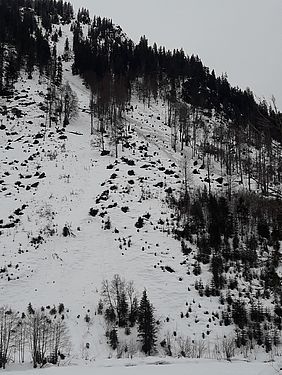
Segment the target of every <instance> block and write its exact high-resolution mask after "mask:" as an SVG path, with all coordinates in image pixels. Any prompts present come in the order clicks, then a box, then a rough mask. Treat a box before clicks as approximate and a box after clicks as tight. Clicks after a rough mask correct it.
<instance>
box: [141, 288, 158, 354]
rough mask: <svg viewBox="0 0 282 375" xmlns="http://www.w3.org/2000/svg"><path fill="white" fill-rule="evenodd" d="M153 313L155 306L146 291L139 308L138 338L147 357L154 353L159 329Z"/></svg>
mask: <svg viewBox="0 0 282 375" xmlns="http://www.w3.org/2000/svg"><path fill="white" fill-rule="evenodd" d="M153 312H154V308H153V305H152V304H151V303H150V301H149V299H148V297H147V292H146V289H145V290H144V292H143V295H142V298H141V301H140V306H139V316H138V336H139V337H140V341H141V343H142V350H143V352H144V353H145V354H147V355H151V354H152V352H153V351H154V349H155V346H156V339H157V336H156V334H157V328H156V322H155V319H154V314H153Z"/></svg>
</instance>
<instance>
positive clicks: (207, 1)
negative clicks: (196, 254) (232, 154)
mask: <svg viewBox="0 0 282 375" xmlns="http://www.w3.org/2000/svg"><path fill="white" fill-rule="evenodd" d="M70 1H71V2H72V3H73V5H74V6H75V8H76V9H77V8H78V7H86V8H88V9H89V10H91V12H92V14H96V15H100V16H102V17H107V18H112V19H113V22H114V23H116V24H119V25H120V26H121V27H122V28H123V30H124V31H125V32H126V34H127V35H128V36H129V37H130V38H131V39H133V40H134V41H135V42H138V41H139V39H140V36H141V35H144V34H145V35H146V36H147V37H148V39H149V41H150V43H153V42H156V43H157V44H158V45H164V46H165V47H167V48H169V49H173V48H181V47H182V48H183V49H184V51H185V52H186V53H187V54H188V55H191V54H198V55H199V57H200V58H201V59H202V61H203V63H204V64H205V65H206V66H208V67H210V68H211V69H215V71H216V73H217V74H221V73H223V72H226V73H227V75H228V77H229V81H230V82H231V83H232V84H233V85H235V86H237V85H238V86H240V87H242V88H243V89H244V88H246V87H247V86H248V87H250V88H251V89H252V90H253V91H254V92H255V94H256V95H257V96H258V97H260V98H263V97H265V99H266V100H268V101H269V100H270V98H271V95H272V94H273V95H274V96H275V97H276V101H277V104H278V106H279V109H280V110H281V111H282V0H170V1H167V0H139V1H137V0H119V1H118V0H100V1H95V0H70Z"/></svg>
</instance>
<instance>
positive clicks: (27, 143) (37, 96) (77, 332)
mask: <svg viewBox="0 0 282 375" xmlns="http://www.w3.org/2000/svg"><path fill="white" fill-rule="evenodd" d="M63 31H64V34H63V35H64V37H66V36H69V34H68V31H67V27H65V29H64V30H63ZM64 37H63V38H62V39H61V41H60V43H61V44H59V45H58V51H59V52H60V51H61V52H62V48H63V47H62V45H63V44H62V43H63V41H64ZM63 77H64V81H68V82H69V84H70V86H71V88H72V90H73V91H75V92H76V94H77V96H78V100H79V111H78V114H77V117H76V118H75V119H73V120H72V121H71V124H70V125H68V126H67V127H66V128H65V129H64V128H62V127H61V126H60V125H58V126H56V125H52V127H51V128H49V127H48V124H47V121H46V113H45V111H44V100H45V99H44V98H45V96H46V90H47V85H46V83H47V82H44V81H43V82H41V79H39V77H38V76H37V75H36V73H34V76H33V80H32V81H31V80H28V79H27V78H26V75H25V74H24V73H23V74H22V77H21V79H20V81H19V82H18V83H17V85H16V95H15V96H14V98H13V99H11V100H7V101H6V102H3V103H2V106H4V107H5V109H4V111H2V114H1V115H0V120H1V123H2V126H1V127H0V129H1V130H0V160H1V165H2V168H1V173H0V183H1V185H0V199H1V213H0V232H1V236H0V250H1V274H0V277H1V279H0V288H1V294H0V305H7V304H8V305H9V306H11V307H12V308H14V309H16V310H19V311H24V310H25V309H26V307H27V305H28V303H29V302H31V303H32V305H33V306H35V307H41V306H47V305H53V304H55V305H57V304H58V303H60V302H62V303H64V304H65V306H66V308H67V309H68V312H67V318H68V319H67V323H68V326H69V329H70V336H71V341H72V344H73V351H72V352H73V355H74V356H75V357H76V358H80V357H81V356H82V357H83V356H84V354H83V349H84V347H85V344H86V343H90V350H89V353H87V358H90V359H94V358H104V357H107V356H111V355H112V353H110V349H109V347H108V346H107V343H106V338H105V323H104V321H103V319H102V318H101V317H100V316H98V315H96V309H97V304H98V301H99V299H100V298H101V284H102V281H103V280H105V279H108V280H111V279H112V277H113V276H114V275H115V274H119V275H120V276H121V277H122V278H125V279H126V280H128V281H129V280H133V281H134V284H135V287H136V290H138V291H139V295H141V292H142V291H143V289H144V288H146V289H147V291H148V294H149V297H150V300H151V302H152V303H153V305H154V306H155V308H156V311H155V314H156V318H157V319H158V320H159V333H158V337H159V340H158V341H159V342H160V341H162V340H163V339H164V338H167V337H168V336H169V337H170V338H171V340H172V349H174V347H175V348H176V347H177V348H179V346H180V342H184V341H185V340H186V337H190V339H191V340H194V341H197V342H203V340H204V344H203V345H204V346H205V348H206V349H205V350H207V351H213V350H214V344H215V343H216V342H217V341H218V340H220V339H221V338H222V337H223V336H224V335H227V336H228V335H229V334H230V332H231V331H232V327H230V326H228V327H225V326H222V325H221V324H220V317H221V310H222V306H221V305H220V303H219V300H218V297H212V296H211V297H208V298H207V297H199V294H198V292H197V290H195V282H196V281H197V280H200V279H201V280H202V281H203V282H204V283H206V282H207V281H208V280H209V279H210V277H211V274H210V272H209V266H208V265H206V266H203V267H202V269H203V273H202V275H200V276H195V275H194V274H193V272H192V270H193V266H194V263H195V258H194V255H195V252H196V249H195V245H191V244H190V246H191V252H190V254H189V256H184V255H183V253H182V252H181V244H180V242H179V241H178V240H176V239H175V238H174V237H173V235H172V230H173V229H174V227H175V223H176V221H175V213H174V212H173V211H172V210H171V209H170V208H169V207H168V204H167V202H166V197H167V191H168V190H167V189H171V191H172V192H178V191H180V188H181V186H182V184H183V163H184V159H185V155H184V154H183V153H181V152H174V151H173V150H172V149H171V134H170V129H169V128H168V127H167V126H166V125H165V118H166V109H165V107H164V105H163V103H162V102H158V103H153V104H152V105H151V107H150V108H147V107H144V105H143V103H141V102H140V101H138V100H137V99H134V100H133V103H132V108H131V109H130V110H128V112H127V126H128V135H129V147H124V149H123V150H122V149H121V147H119V157H118V158H116V157H115V151H114V149H113V147H111V145H110V138H106V143H107V150H109V151H110V153H109V154H108V155H105V156H101V141H100V135H99V133H98V132H95V134H94V135H93V136H91V135H90V115H89V110H88V108H89V97H90V92H89V90H88V89H87V88H86V87H85V86H84V85H83V82H82V80H81V79H80V78H79V77H78V76H73V75H72V74H71V61H70V62H65V63H64V71H63ZM185 152H186V161H187V163H188V164H187V170H188V174H189V183H190V184H191V185H192V186H194V187H195V186H204V185H206V186H207V183H206V182H205V181H204V179H205V178H206V177H207V171H206V170H205V169H201V168H200V164H199V163H200V162H199V161H198V160H197V159H195V160H193V159H192V157H191V150H189V149H187V150H186V151H185ZM195 169H197V173H193V171H194V170H195ZM219 176H220V175H219V174H218V173H217V169H215V172H214V176H213V182H212V183H213V184H214V187H215V188H218V189H223V188H224V184H223V183H221V184H218V182H216V179H217V178H218V177H219ZM91 208H92V209H93V210H94V212H95V214H94V215H93V214H92V215H90V209H91ZM139 218H141V219H139ZM138 220H140V221H141V222H142V224H143V225H142V226H141V227H140V226H139V228H138V227H137V226H136V223H137V222H138ZM140 221H139V222H140ZM64 228H67V229H68V232H69V233H68V234H70V235H68V236H64V235H63V230H64ZM86 314H88V315H89V316H90V319H91V320H90V324H87V323H86V322H85V320H84V317H85V315H86ZM123 340H124V341H125V342H127V343H128V344H129V341H130V337H124V338H123ZM209 345H211V346H209ZM177 350H178V349H175V353H177ZM212 355H213V356H215V357H217V356H219V357H221V354H220V353H219V352H213V354H212ZM84 357H85V356H84ZM194 366H196V365H195V364H194ZM215 367H216V365H215ZM203 369H204V370H203V371H206V367H205V366H204V367H203ZM105 371H106V370H105ZM138 371H139V370H138ZM215 371H216V370H215ZM232 371H233V370H232ZM236 371H237V370H236ZM236 371H235V370H234V373H236ZM47 372H48V371H47ZM106 373H107V372H106ZM136 373H138V372H136ZM199 373H200V372H199ZM230 373H231V372H230ZM249 373H252V372H249ZM253 373H255V372H253Z"/></svg>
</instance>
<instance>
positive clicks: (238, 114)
mask: <svg viewBox="0 0 282 375" xmlns="http://www.w3.org/2000/svg"><path fill="white" fill-rule="evenodd" d="M84 23H88V24H89V27H88V35H86V36H84V35H83V33H82V25H83V24H84ZM73 33H74V43H73V49H74V54H75V61H74V65H73V71H74V73H78V74H80V75H81V76H83V77H84V78H85V80H86V81H87V82H88V83H91V81H93V74H95V77H96V79H97V80H98V81H99V80H103V78H104V77H105V76H107V77H108V78H109V77H112V78H113V77H116V76H122V77H123V79H124V80H125V81H126V82H127V84H128V82H130V83H131V84H132V83H138V86H139V87H140V88H141V89H142V92H143V95H145V96H147V97H151V96H152V97H154V98H156V97H157V96H158V95H160V96H162V97H164V98H165V99H167V100H169V101H170V102H171V103H174V102H176V101H178V100H179V99H182V100H184V101H185V102H186V103H189V104H190V105H192V106H194V107H197V108H201V109H204V110H212V109H214V110H215V111H216V112H217V113H221V114H223V115H224V117H225V118H226V119H228V120H231V121H233V122H236V124H237V126H238V127H239V126H241V127H243V128H246V126H247V124H249V123H251V124H252V125H253V126H254V127H255V128H256V130H258V131H263V132H265V133H267V134H270V135H271V137H272V138H275V139H277V140H279V141H281V120H282V116H281V113H279V112H278V111H277V110H276V108H275V103H274V105H273V106H268V105H267V104H266V103H265V102H261V103H257V102H256V101H255V99H254V95H253V93H252V92H251V91H250V90H248V89H246V90H244V91H243V90H241V89H239V88H238V87H236V88H235V87H231V85H230V84H229V82H228V80H227V77H226V76H221V77H216V76H215V72H214V71H211V72H210V70H209V68H207V67H205V66H204V65H203V63H202V61H201V60H200V59H199V57H198V56H194V55H192V56H191V57H189V56H187V55H185V53H184V51H183V50H182V49H181V50H173V51H169V50H166V49H165V48H164V47H158V46H157V45H156V44H154V45H153V46H150V45H149V44H148V40H147V39H146V37H145V36H143V37H141V39H140V42H139V43H138V44H137V45H135V44H134V43H133V42H132V41H131V40H129V39H128V38H127V37H126V36H125V35H124V34H123V32H122V30H121V28H120V27H118V26H115V25H113V23H112V21H111V20H109V19H105V18H103V19H101V18H100V17H95V18H94V20H93V21H90V19H89V13H88V11H86V10H85V9H82V10H81V11H80V12H79V15H78V21H77V22H76V23H75V25H74V26H73ZM89 72H91V73H92V74H89ZM89 77H91V79H89ZM140 83H141V85H140ZM148 100H149V99H148ZM273 107H274V108H273Z"/></svg>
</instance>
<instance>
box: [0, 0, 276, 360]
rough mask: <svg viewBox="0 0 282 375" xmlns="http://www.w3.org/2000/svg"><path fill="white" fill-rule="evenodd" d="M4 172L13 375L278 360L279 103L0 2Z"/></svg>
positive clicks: (197, 68)
mask: <svg viewBox="0 0 282 375" xmlns="http://www.w3.org/2000/svg"><path fill="white" fill-rule="evenodd" d="M0 160H1V165H2V170H1V171H0V199H1V206H2V207H3V208H2V210H1V213H0V245H1V251H2V253H1V255H2V257H1V265H0V287H1V290H2V292H3V293H2V296H1V300H0V303H1V305H2V308H0V337H1V340H2V339H3V340H2V341H1V340H0V341H1V343H0V367H5V366H6V364H7V363H11V362H13V361H14V362H16V361H19V362H25V361H29V360H31V361H32V364H33V366H34V367H37V366H41V367H43V366H44V365H46V363H47V362H49V363H52V364H58V363H60V361H62V362H63V361H65V362H63V363H68V361H71V359H70V358H72V354H71V353H72V352H73V353H75V354H74V358H75V359H76V360H78V358H79V359H81V358H82V359H83V360H84V361H90V360H94V359H95V358H97V357H103V358H105V357H113V356H115V357H118V358H122V357H125V358H130V357H131V358H132V357H134V356H137V355H140V353H143V354H144V355H154V354H156V353H158V354H159V355H163V356H182V357H189V358H203V357H208V358H216V359H222V358H225V359H228V360H230V359H231V358H232V357H234V356H236V355H239V356H241V357H244V358H248V359H254V358H256V357H257V353H264V354H263V355H264V356H266V357H264V358H268V359H273V358H274V357H275V356H276V355H278V353H279V350H280V346H281V344H280V341H281V331H282V308H281V305H282V287H281V278H282V268H281V241H282V201H281V199H282V114H281V113H280V112H279V110H278V109H277V108H276V104H275V98H273V100H272V102H271V103H267V102H266V101H261V102H257V101H256V100H255V95H254V93H252V92H251V91H250V90H249V89H246V90H242V89H240V88H238V87H232V86H231V85H230V84H229V82H228V78H227V75H223V76H220V77H217V76H216V75H215V72H214V71H213V70H210V69H209V68H208V67H205V66H204V64H203V62H202V61H201V59H200V58H199V57H198V56H194V55H192V56H188V55H186V54H185V52H184V51H183V50H174V51H169V50H167V49H166V48H165V47H159V46H157V45H156V44H153V46H150V45H149V43H148V40H147V39H146V37H145V36H142V37H141V38H140V42H139V43H138V44H135V43H133V41H131V40H130V39H129V38H128V37H127V35H126V34H125V32H124V31H123V30H122V29H121V28H120V27H119V26H117V25H115V24H113V22H112V21H111V20H110V19H106V18H101V17H99V16H95V17H94V18H93V19H91V18H90V16H89V12H88V10H87V9H84V8H82V9H80V10H79V12H78V14H77V15H75V14H74V11H73V8H72V5H71V4H70V3H66V2H63V1H61V0H59V1H56V0H0ZM27 353H29V354H27ZM27 358H28V359H27Z"/></svg>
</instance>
